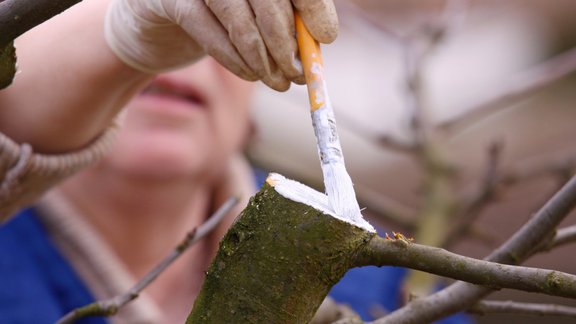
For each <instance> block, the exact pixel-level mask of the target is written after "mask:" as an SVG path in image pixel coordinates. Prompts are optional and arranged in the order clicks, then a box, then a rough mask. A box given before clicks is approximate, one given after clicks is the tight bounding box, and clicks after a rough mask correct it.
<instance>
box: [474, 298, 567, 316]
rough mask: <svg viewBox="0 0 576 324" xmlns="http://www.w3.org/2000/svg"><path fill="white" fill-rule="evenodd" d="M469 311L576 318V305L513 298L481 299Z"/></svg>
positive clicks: (480, 313) (475, 312) (482, 313)
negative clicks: (506, 299) (529, 301)
mask: <svg viewBox="0 0 576 324" xmlns="http://www.w3.org/2000/svg"><path fill="white" fill-rule="evenodd" d="M467 312H469V313H474V314H479V315H486V314H491V313H509V314H510V313H513V314H522V315H539V316H564V317H571V318H576V307H570V306H563V305H555V304H537V303H519V302H514V301H511V300H508V301H496V300H483V301H479V302H478V303H476V304H474V305H473V306H472V307H470V308H469V309H468V310H467Z"/></svg>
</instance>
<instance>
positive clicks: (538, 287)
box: [356, 237, 576, 298]
mask: <svg viewBox="0 0 576 324" xmlns="http://www.w3.org/2000/svg"><path fill="white" fill-rule="evenodd" d="M358 258H359V259H358V263H357V264H356V265H357V266H365V265H376V266H400V267H405V268H410V269H414V270H420V271H424V272H427V273H432V274H435V275H440V276H443V277H448V278H452V279H456V280H462V281H466V282H469V283H473V284H476V285H482V286H488V287H490V288H491V289H501V288H509V289H516V290H522V291H528V292H538V293H543V294H547V295H553V296H562V297H569V298H576V276H575V275H571V274H567V273H563V272H560V271H554V270H546V269H538V268H529V267H522V266H513V265H506V264H500V263H495V262H490V261H485V260H478V259H474V258H470V257H466V256H462V255H458V254H456V253H452V252H449V251H446V250H444V249H441V248H436V247H430V246H426V245H421V244H415V243H411V242H409V241H406V240H402V239H383V238H380V237H377V238H374V239H372V241H370V243H369V244H368V246H367V247H366V249H365V250H364V251H363V252H361V253H359V257H358Z"/></svg>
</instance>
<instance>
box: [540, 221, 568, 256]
mask: <svg viewBox="0 0 576 324" xmlns="http://www.w3.org/2000/svg"><path fill="white" fill-rule="evenodd" d="M572 242H576V225H572V226H568V227H564V228H561V229H559V230H558V231H557V232H556V235H554V237H552V238H551V239H550V240H549V241H547V242H545V243H543V244H542V245H541V247H540V248H538V249H537V251H536V252H547V251H550V250H552V249H554V248H557V247H559V246H562V245H565V244H568V243H572Z"/></svg>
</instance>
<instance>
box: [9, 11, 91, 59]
mask: <svg viewBox="0 0 576 324" xmlns="http://www.w3.org/2000/svg"><path fill="white" fill-rule="evenodd" d="M80 1H81V0H58V1H54V0H28V1H26V0H4V1H1V2H0V26H1V27H2V28H0V48H4V47H6V45H8V43H9V42H10V41H12V40H14V39H15V38H16V37H18V36H20V35H22V34H23V33H24V32H26V31H28V30H29V29H31V28H32V27H34V26H36V25H39V24H41V23H42V22H44V21H46V20H48V19H50V18H51V17H53V16H54V15H56V14H59V13H61V12H62V11H64V10H66V9H67V8H69V7H71V6H72V5H74V4H76V3H78V2H80Z"/></svg>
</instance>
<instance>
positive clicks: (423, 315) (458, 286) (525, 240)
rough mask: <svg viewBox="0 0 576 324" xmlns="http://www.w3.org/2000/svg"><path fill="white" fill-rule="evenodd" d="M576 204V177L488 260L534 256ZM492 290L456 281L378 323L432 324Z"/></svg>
mask: <svg viewBox="0 0 576 324" xmlns="http://www.w3.org/2000/svg"><path fill="white" fill-rule="evenodd" d="M575 205H576V177H573V178H572V179H570V181H568V183H566V184H565V185H564V186H563V187H562V188H561V189H560V190H559V191H558V192H557V193H556V194H555V195H554V196H553V197H552V198H551V199H550V200H549V201H548V202H547V203H546V204H545V205H544V206H543V207H542V208H541V209H540V210H539V211H538V212H537V213H536V214H535V215H534V217H532V219H530V221H528V222H527V223H526V224H524V226H522V228H520V230H518V231H517V232H516V233H515V234H514V235H513V236H512V237H511V238H509V239H508V241H506V242H505V243H504V244H503V245H502V246H500V248H498V249H497V250H495V251H494V252H493V253H492V254H490V256H488V257H487V258H486V260H488V261H492V262H498V263H508V264H517V263H520V262H522V261H523V260H525V259H526V258H527V257H528V256H530V254H531V252H532V250H533V249H534V248H535V247H537V246H538V244H539V242H540V241H541V240H542V239H544V238H546V237H548V236H550V235H551V234H552V233H553V231H554V229H555V228H556V227H557V226H558V224H559V223H560V222H561V221H562V220H563V219H564V218H565V217H566V216H567V215H568V213H569V212H570V211H571V210H572V209H573V208H574V206H575ZM491 292H492V289H490V288H486V287H479V286H475V285H472V284H469V283H465V282H456V283H454V284H452V285H450V286H449V287H447V288H446V289H443V290H441V291H439V292H437V293H435V294H432V295H430V296H427V297H423V298H419V299H416V300H414V301H412V302H410V303H408V304H407V305H406V306H404V307H402V308H400V309H398V310H396V311H394V312H392V313H390V314H389V315H388V316H386V317H383V318H380V319H378V320H376V321H375V322H374V323H377V324H384V323H428V322H433V321H435V320H438V319H440V318H442V317H444V316H447V315H450V314H453V313H456V312H458V311H462V310H464V309H467V308H470V307H471V306H472V305H473V304H475V303H476V301H478V300H479V299H481V298H483V297H484V296H486V295H488V294H489V293H491Z"/></svg>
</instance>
